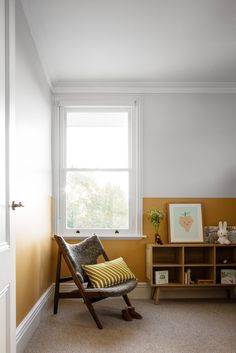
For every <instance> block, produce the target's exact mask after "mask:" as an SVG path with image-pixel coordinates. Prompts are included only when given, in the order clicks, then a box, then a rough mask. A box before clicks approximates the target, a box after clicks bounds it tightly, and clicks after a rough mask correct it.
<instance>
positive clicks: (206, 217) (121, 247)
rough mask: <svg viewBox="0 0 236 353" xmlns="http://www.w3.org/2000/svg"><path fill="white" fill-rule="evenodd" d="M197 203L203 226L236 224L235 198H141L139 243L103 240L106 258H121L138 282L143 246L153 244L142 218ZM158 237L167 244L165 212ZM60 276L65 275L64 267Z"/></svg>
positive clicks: (142, 278)
mask: <svg viewBox="0 0 236 353" xmlns="http://www.w3.org/2000/svg"><path fill="white" fill-rule="evenodd" d="M185 202H186V203H201V204H202V213H203V224H204V225H217V224H218V222H219V221H220V220H226V221H227V222H228V224H229V225H236V198H144V199H143V213H144V217H143V234H145V235H147V238H146V239H142V240H103V241H102V243H103V245H104V247H105V249H106V251H107V253H108V255H109V257H110V259H114V258H116V257H118V256H122V257H123V258H124V260H125V261H126V262H127V264H128V266H129V267H130V268H131V270H132V271H133V272H134V274H135V275H136V276H137V278H138V280H139V281H140V282H144V281H145V280H146V278H145V250H146V244H147V243H153V242H154V231H153V228H152V226H151V224H150V222H149V221H148V220H147V217H146V216H145V213H146V212H147V211H148V210H150V209H151V208H158V209H163V210H165V211H166V212H167V211H168V204H169V203H185ZM160 234H161V238H162V240H163V241H164V243H167V242H168V213H167V217H166V218H165V219H164V220H163V222H162V224H161V226H160ZM56 257H57V245H56V243H55V241H53V273H54V275H53V279H54V281H55V271H56ZM62 273H63V275H66V274H68V271H67V269H66V268H65V265H64V264H63V266H62Z"/></svg>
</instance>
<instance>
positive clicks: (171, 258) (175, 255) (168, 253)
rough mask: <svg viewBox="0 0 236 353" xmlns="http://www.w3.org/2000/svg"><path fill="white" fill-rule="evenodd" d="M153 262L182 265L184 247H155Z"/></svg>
mask: <svg viewBox="0 0 236 353" xmlns="http://www.w3.org/2000/svg"><path fill="white" fill-rule="evenodd" d="M152 251H153V254H152V256H153V263H158V264H163V265H164V264H173V265H175V264H176V265H181V264H182V253H183V250H182V247H170V246H168V247H165V246H163V247H162V246H158V247H153V249H152Z"/></svg>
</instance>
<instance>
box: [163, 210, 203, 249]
mask: <svg viewBox="0 0 236 353" xmlns="http://www.w3.org/2000/svg"><path fill="white" fill-rule="evenodd" d="M169 241H170V243H201V242H203V228H202V206H201V204H198V203H179V204H177V203H173V204H169Z"/></svg>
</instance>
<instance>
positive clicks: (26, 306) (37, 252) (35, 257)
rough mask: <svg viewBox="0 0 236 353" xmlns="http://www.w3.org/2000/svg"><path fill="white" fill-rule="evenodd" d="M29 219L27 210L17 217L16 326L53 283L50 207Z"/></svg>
mask: <svg viewBox="0 0 236 353" xmlns="http://www.w3.org/2000/svg"><path fill="white" fill-rule="evenodd" d="M49 203H50V202H49ZM19 211H20V210H19ZM35 215H37V216H35ZM30 216H31V217H29V211H28V210H27V209H26V210H22V212H21V213H20V212H18V214H17V215H16V225H17V231H16V233H17V234H16V235H17V237H16V239H17V240H16V325H17V326H18V325H19V323H20V322H21V321H22V320H23V319H24V317H25V316H26V315H27V314H28V312H29V311H30V310H31V309H32V307H33V306H34V304H35V303H36V302H37V301H38V299H39V298H40V297H41V296H42V294H43V293H44V292H45V291H46V290H47V288H48V287H49V286H50V285H51V284H52V239H51V222H50V205H48V204H47V205H46V208H45V207H43V208H42V209H41V211H40V210H38V212H37V213H34V212H32V215H30ZM37 217H39V218H38V221H37V219H35V218H37ZM39 220H40V221H39Z"/></svg>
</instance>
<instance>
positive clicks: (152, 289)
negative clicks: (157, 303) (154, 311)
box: [151, 287, 156, 299]
mask: <svg viewBox="0 0 236 353" xmlns="http://www.w3.org/2000/svg"><path fill="white" fill-rule="evenodd" d="M155 293H156V287H151V299H153V298H154V295H155Z"/></svg>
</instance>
